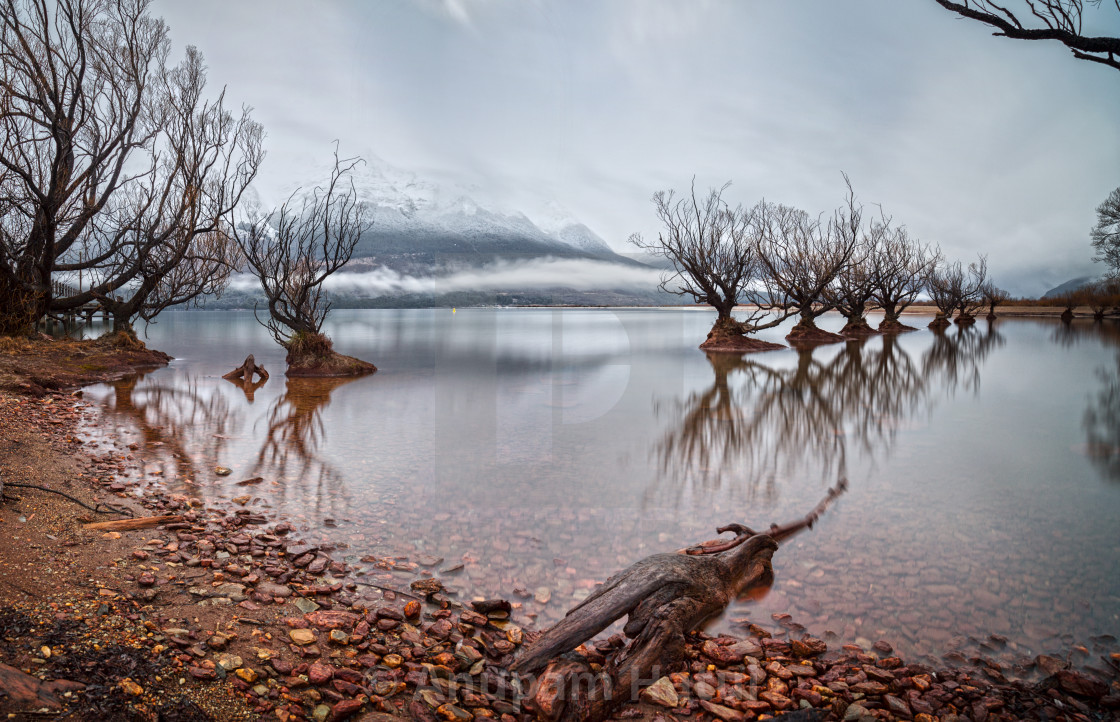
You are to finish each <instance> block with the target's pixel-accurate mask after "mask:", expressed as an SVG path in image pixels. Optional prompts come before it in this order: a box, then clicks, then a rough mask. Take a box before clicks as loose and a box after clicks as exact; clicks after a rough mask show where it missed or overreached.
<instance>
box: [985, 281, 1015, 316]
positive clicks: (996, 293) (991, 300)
mask: <svg viewBox="0 0 1120 722" xmlns="http://www.w3.org/2000/svg"><path fill="white" fill-rule="evenodd" d="M980 300H981V301H982V302H983V304H984V305H985V306H987V307H988V320H989V321H994V320H995V318H996V306H1000V305H1002V304H1004V303H1007V302H1008V301H1010V300H1011V294H1010V293H1008V292H1007V291H1005V290H1003V289H1002V288H1000V287H999V286H997V285H996V284H994V283H992V282H991V281H988V282H986V283H985V284H984V285H983V286H982V287H981V288H980Z"/></svg>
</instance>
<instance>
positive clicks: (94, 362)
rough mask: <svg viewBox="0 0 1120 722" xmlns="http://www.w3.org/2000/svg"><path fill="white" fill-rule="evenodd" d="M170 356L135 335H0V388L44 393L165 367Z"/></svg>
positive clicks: (22, 392)
mask: <svg viewBox="0 0 1120 722" xmlns="http://www.w3.org/2000/svg"><path fill="white" fill-rule="evenodd" d="M170 360H171V357H170V356H168V355H167V354H165V353H163V352H162V351H156V350H153V349H149V348H147V347H145V346H144V344H143V343H142V342H141V341H140V340H139V339H137V338H136V335H135V334H132V335H131V336H129V334H112V335H110V336H105V337H102V338H98V339H94V340H85V341H75V340H72V339H53V338H51V337H49V336H42V335H41V336H37V337H34V338H19V337H11V336H0V389H6V390H9V391H14V392H16V393H21V394H26V395H31V396H42V395H43V394H45V393H47V392H48V391H51V390H59V389H68V388H75V387H78V386H85V385H87V384H94V383H100V382H103V381H110V380H112V379H116V378H120V377H121V376H124V375H126V374H128V373H132V372H134V371H136V370H138V369H146V368H155V367H158V366H166V365H167V363H168V362H169V361H170Z"/></svg>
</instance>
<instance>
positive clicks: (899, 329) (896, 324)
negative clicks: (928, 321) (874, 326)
mask: <svg viewBox="0 0 1120 722" xmlns="http://www.w3.org/2000/svg"><path fill="white" fill-rule="evenodd" d="M917 330H918V329H916V328H914V327H913V326H907V325H906V324H904V323H902V322H901V321H899V320H898V319H897V318H884V319H883V320H882V321H880V322H879V333H905V332H906V331H917Z"/></svg>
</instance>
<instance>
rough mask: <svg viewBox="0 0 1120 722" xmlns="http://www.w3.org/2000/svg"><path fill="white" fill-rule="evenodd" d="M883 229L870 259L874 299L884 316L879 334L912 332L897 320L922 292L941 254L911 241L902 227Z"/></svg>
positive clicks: (916, 240) (927, 246) (937, 250)
mask: <svg viewBox="0 0 1120 722" xmlns="http://www.w3.org/2000/svg"><path fill="white" fill-rule="evenodd" d="M887 226H888V227H886V228H885V229H884V230H883V233H882V236H881V238H880V240H879V243H878V244H877V245H876V248H875V254H874V256H873V257H872V289H873V290H874V299H875V303H876V305H878V306H879V308H881V309H883V314H884V316H883V320H882V321H880V322H879V330H880V331H883V332H886V333H897V332H899V331H912V330H914V329H912V328H911V327H909V326H906V325H904V324H903V323H902V322H901V321H900V320H899V317H900V316H901V314H902V312H903V311H905V310H906V308H907V307H908V306H910V304H912V303H913V302H914V301H915V300H916V299H917V298H918V296H919V295H920V294H921V293H922V291H923V290H925V287H926V279H927V278H928V276H929V274H930V272H931V271H932V270H933V269H934V268H936V267H937V264H938V263H939V262H940V261H941V251H940V250H939V249H936V248H933V247H931V246H929V245H928V244H923V243H921V242H920V241H919V240H918V239H916V238H913V237H911V236H910V233H909V232H908V231H907V230H906V227H905V226H891V225H890V224H889V223H888V224H887Z"/></svg>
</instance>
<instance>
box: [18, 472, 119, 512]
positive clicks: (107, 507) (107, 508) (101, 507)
mask: <svg viewBox="0 0 1120 722" xmlns="http://www.w3.org/2000/svg"><path fill="white" fill-rule="evenodd" d="M9 486H10V487H13V488H16V489H38V490H39V491H49V492H50V493H52V494H58V495H59V496H61V497H65V498H66V499H69V500H70V501H72V502H74V503H75V504H77V505H78V506H82V507H85V508H86V509H89V510H90V511H92V512H93V513H94V514H123V515H124V516H134V515H133V513H132V510H131V509H126V508H125V507H123V506H121V507H118V506H113V505H112V504H106V503H104V502H98V503H97V506H96V507H93V506H90V505H89V504H87V503H85V502H84V501H82V500H81V499H75V498H74V497H72V496H70V495H69V494H67V493H65V492H62V491H57V490H55V489H48V488H47V487H45V486H39V485H38V484H22V483H19V482H15V481H4V480H2V479H0V495H2V494H3V493H4V488H5V487H9ZM4 498H6V499H11V497H4Z"/></svg>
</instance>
